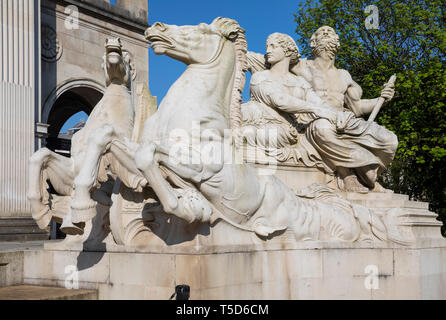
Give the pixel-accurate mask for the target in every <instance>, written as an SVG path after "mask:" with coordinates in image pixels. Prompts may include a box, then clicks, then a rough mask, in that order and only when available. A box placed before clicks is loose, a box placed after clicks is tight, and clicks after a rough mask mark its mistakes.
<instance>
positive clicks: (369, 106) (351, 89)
mask: <svg viewBox="0 0 446 320" xmlns="http://www.w3.org/2000/svg"><path fill="white" fill-rule="evenodd" d="M340 71H341V72H343V78H344V79H345V80H346V82H347V83H348V88H347V91H346V93H345V105H346V106H347V108H349V109H350V110H351V111H352V112H353V113H354V114H355V115H356V116H357V117H362V116H366V115H369V114H370V113H372V112H373V109H374V108H375V106H376V104H377V103H378V99H379V98H376V99H361V98H362V88H361V87H360V86H359V84H357V83H356V82H355V81H354V80H353V79H352V77H351V75H350V74H349V73H348V72H347V71H345V70H340ZM394 94H395V90H394V89H392V88H384V89H383V91H382V92H381V97H383V98H384V99H385V100H386V102H387V101H390V100H391V99H392V98H393V95H394Z"/></svg>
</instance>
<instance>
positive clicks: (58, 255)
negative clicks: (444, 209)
mask: <svg viewBox="0 0 446 320" xmlns="http://www.w3.org/2000/svg"><path fill="white" fill-rule="evenodd" d="M135 251H136V252H135ZM149 251H150V250H149ZM199 252H200V250H197V252H196V253H184V254H180V253H169V252H158V253H155V252H147V251H145V250H142V251H138V250H133V252H132V251H130V250H126V249H125V248H115V249H114V250H110V251H108V252H78V251H56V250H45V251H34V252H25V264H24V265H25V267H24V268H25V269H24V270H25V271H24V282H25V284H31V285H47V286H62V287H63V286H64V285H65V280H66V279H67V277H68V276H69V275H70V274H69V273H65V272H66V271H67V270H72V269H70V267H68V269H66V268H67V266H71V265H72V266H76V268H77V269H78V270H79V273H78V279H79V288H81V289H97V290H98V292H99V299H160V300H167V299H169V297H170V296H171V295H172V293H174V291H175V286H176V285H180V284H187V285H189V286H190V287H191V299H193V300H196V299H242V300H244V299H247V300H251V299H446V286H445V285H444V284H445V283H446V264H445V263H444V261H446V260H445V259H446V246H445V245H443V247H437V248H424V247H416V248H360V247H353V246H351V245H345V244H321V243H318V244H317V243H312V244H310V243H307V244H301V245H300V247H299V248H292V249H291V248H286V247H283V248H279V247H275V246H269V245H267V244H266V245H265V246H264V248H260V247H258V248H251V249H250V250H248V249H247V248H244V247H243V246H242V247H240V248H239V249H237V248H234V247H228V248H226V249H224V248H219V249H218V250H214V251H212V250H211V251H209V252H203V253H199Z"/></svg>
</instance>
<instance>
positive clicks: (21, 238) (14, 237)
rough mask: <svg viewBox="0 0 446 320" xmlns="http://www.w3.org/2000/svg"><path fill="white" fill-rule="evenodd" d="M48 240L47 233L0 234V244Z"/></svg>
mask: <svg viewBox="0 0 446 320" xmlns="http://www.w3.org/2000/svg"><path fill="white" fill-rule="evenodd" d="M43 240H49V235H48V234H47V233H36V234H32V233H25V234H0V242H11V241H15V242H26V241H43Z"/></svg>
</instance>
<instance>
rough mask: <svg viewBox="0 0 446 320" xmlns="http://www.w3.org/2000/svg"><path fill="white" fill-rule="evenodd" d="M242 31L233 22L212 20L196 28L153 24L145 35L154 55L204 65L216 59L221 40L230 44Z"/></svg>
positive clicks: (221, 44) (225, 19) (223, 19)
mask: <svg viewBox="0 0 446 320" xmlns="http://www.w3.org/2000/svg"><path fill="white" fill-rule="evenodd" d="M244 32H245V30H243V29H242V28H241V27H240V26H239V25H238V23H237V22H236V21H234V20H232V19H228V18H216V19H215V20H214V21H213V22H212V23H211V24H206V23H200V24H199V25H197V26H176V25H167V24H164V23H161V22H156V23H154V24H153V25H152V26H151V27H150V28H148V29H147V30H146V32H145V36H146V39H147V41H149V42H150V44H151V47H152V49H153V51H154V52H155V54H158V55H162V54H165V55H167V56H169V57H171V58H173V59H176V60H179V61H182V62H184V63H185V64H187V65H189V64H206V63H209V62H211V61H212V60H213V58H215V57H217V56H218V53H219V51H220V50H221V48H222V46H223V42H224V41H225V40H230V41H234V40H235V39H236V38H237V37H238V36H239V35H241V34H243V33H244Z"/></svg>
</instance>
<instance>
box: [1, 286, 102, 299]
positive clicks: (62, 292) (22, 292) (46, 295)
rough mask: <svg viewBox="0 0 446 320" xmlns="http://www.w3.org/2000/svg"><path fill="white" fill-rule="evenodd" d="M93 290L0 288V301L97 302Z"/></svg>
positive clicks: (31, 287)
mask: <svg viewBox="0 0 446 320" xmlns="http://www.w3.org/2000/svg"><path fill="white" fill-rule="evenodd" d="M97 297H98V293H97V291H95V290H68V289H64V288H54V287H39V286H13V287H6V288H0V300H97Z"/></svg>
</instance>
